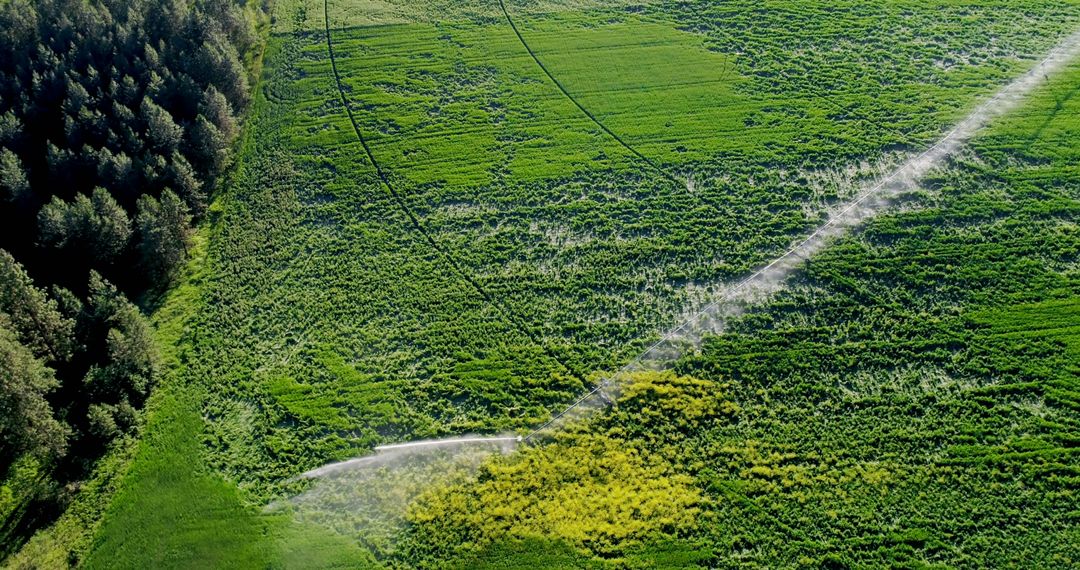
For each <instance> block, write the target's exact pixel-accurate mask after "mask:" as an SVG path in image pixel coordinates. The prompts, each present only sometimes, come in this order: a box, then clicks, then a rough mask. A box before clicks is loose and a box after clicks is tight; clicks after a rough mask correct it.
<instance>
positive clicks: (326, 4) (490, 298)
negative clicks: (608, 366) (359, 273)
mask: <svg viewBox="0 0 1080 570" xmlns="http://www.w3.org/2000/svg"><path fill="white" fill-rule="evenodd" d="M323 22H324V24H325V28H326V49H327V51H328V52H329V53H330V69H331V70H332V71H333V74H334V84H335V85H336V86H337V92H338V95H339V96H340V98H341V104H342V105H343V106H344V107H345V112H346V113H347V114H348V116H349V123H350V124H352V128H353V132H354V133H355V134H356V138H357V139H358V140H359V141H360V145H361V146H363V147H364V154H366V155H367V158H368V161H370V162H371V164H372V166H374V167H375V172H376V173H377V174H378V176H379V180H380V181H381V182H382V185H383V186H384V187H385V188H386V191H387V192H388V193H389V194H390V196H391V197H392V198H393V199H394V202H395V203H397V206H398V208H400V209H401V211H402V212H404V213H405V215H406V216H407V217H408V218H409V223H410V225H412V227H413V229H414V230H416V231H417V233H419V234H420V235H421V236H423V238H424V241H426V242H427V243H428V245H429V246H431V248H432V249H434V250H435V252H436V253H437V254H438V255H439V257H441V258H442V260H443V261H444V262H445V263H446V264H447V265H449V266H450V268H451V269H452V270H453V272H454V273H455V274H457V276H458V277H460V278H461V279H462V280H464V281H465V282H466V283H468V284H469V286H470V287H472V289H473V290H474V291H475V292H476V293H477V294H478V295H480V297H481V298H482V299H483V300H484V301H485V302H487V303H488V304H489V305H490V306H492V307H493V308H494V309H495V310H496V311H498V312H499V314H501V315H502V316H503V318H505V319H506V320H507V321H509V323H510V324H511V325H513V326H514V327H515V328H517V329H518V330H520V331H521V332H522V333H523V334H524V335H525V336H526V337H528V338H529V340H530V341H532V342H533V343H534V344H536V345H537V346H538V347H539V348H540V349H541V350H542V351H543V352H544V354H545V355H547V357H548V358H550V359H551V360H553V361H555V362H556V363H557V364H558V365H559V366H560V367H562V368H563V369H564V370H565V371H566V372H568V373H570V375H571V376H573V377H574V378H576V379H577V380H579V381H580V382H581V384H582V385H583V386H585V385H588V381H587V380H586V379H585V375H584V374H582V373H581V372H579V371H578V370H577V369H576V368H574V367H573V366H571V365H570V364H569V363H568V362H566V361H565V360H563V358H562V357H561V356H559V354H557V353H556V352H555V351H554V350H552V349H551V347H550V346H549V345H548V344H547V343H546V342H544V341H543V339H542V338H540V336H539V335H537V334H536V332H535V331H533V329H532V327H530V326H529V325H528V324H527V323H526V322H525V321H524V320H522V319H521V318H520V317H519V316H518V315H517V314H515V313H514V312H513V311H511V310H510V309H509V308H507V307H506V306H505V305H503V304H502V303H500V302H499V301H498V299H496V298H495V296H494V295H492V294H491V293H489V292H488V291H487V289H485V288H484V286H483V285H481V284H480V283H479V282H478V281H476V279H475V278H473V277H472V276H471V275H469V273H468V272H467V271H466V270H465V268H464V267H463V266H462V265H461V263H460V262H459V261H458V260H457V259H456V258H455V257H454V256H453V255H452V254H451V253H450V252H449V251H448V250H447V249H446V248H445V247H443V246H442V245H440V244H439V242H437V241H436V240H435V238H434V236H432V235H431V234H430V233H429V232H428V231H427V228H425V227H424V224H423V223H422V222H421V221H420V218H419V217H417V215H416V212H414V211H413V209H412V207H411V206H409V204H408V202H406V201H405V198H404V197H403V196H402V195H401V194H400V193H399V192H398V191H397V189H396V188H394V185H393V183H391V182H390V177H389V176H387V174H386V171H384V170H383V169H382V166H381V165H380V164H379V161H378V160H375V155H374V154H373V153H372V152H371V146H370V145H369V144H368V142H367V139H366V138H365V137H364V134H363V133H362V132H361V131H360V125H359V123H357V122H356V117H355V115H354V114H353V110H352V107H351V106H350V105H349V99H348V97H346V96H345V88H344V86H343V85H342V83H341V74H340V73H339V72H338V67H337V57H336V56H335V55H334V42H333V41H332V40H331V37H330V0H323Z"/></svg>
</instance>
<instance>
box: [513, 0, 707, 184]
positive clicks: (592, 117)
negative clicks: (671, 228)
mask: <svg viewBox="0 0 1080 570" xmlns="http://www.w3.org/2000/svg"><path fill="white" fill-rule="evenodd" d="M499 8H501V9H502V13H503V16H505V17H506V23H507V24H510V28H511V29H513V30H514V35H516V36H517V39H518V41H519V42H521V45H522V47H524V48H525V51H527V52H529V56H530V57H532V59H533V61H535V62H536V65H537V66H539V67H540V69H541V70H543V72H544V75H547V78H548V79H550V80H551V82H552V83H554V84H555V87H558V88H559V91H561V92H562V94H563V95H565V96H566V98H567V99H569V100H570V102H571V103H573V104H574V106H575V107H577V108H578V110H580V111H581V112H582V113H584V114H585V116H586V117H588V118H589V120H591V121H592V122H593V123H595V124H596V126H598V127H600V129H601V130H603V131H604V132H605V133H607V134H608V136H610V137H611V138H613V139H615V141H616V142H618V143H619V144H620V145H622V147H623V148H625V149H626V150H628V151H630V152H631V153H632V154H633V155H634V156H636V157H638V158H640V159H641V160H643V161H645V163H646V164H648V165H649V166H651V167H652V169H653V170H655V171H657V172H659V173H660V175H661V176H663V177H664V178H666V179H667V180H668V181H670V182H671V183H673V184H675V185H678V186H684V185H685V184H686V182H685V181H684V180H679V179H678V178H676V177H675V176H674V175H672V174H670V173H669V172H668V171H667V170H664V169H663V168H661V167H660V165H659V164H657V163H656V162H654V161H653V160H652V159H651V158H649V157H647V156H645V155H644V154H641V152H639V151H638V150H637V149H636V148H634V147H632V146H630V144H629V143H627V142H626V141H624V140H623V139H622V137H620V136H619V135H617V134H615V132H614V131H612V130H611V129H609V128H608V127H607V125H605V124H604V123H602V122H601V121H600V119H598V118H596V115H593V114H592V112H591V111H589V110H588V109H586V108H585V106H584V105H582V104H581V103H580V102H578V100H577V98H575V97H574V96H573V95H571V94H570V92H569V91H567V90H566V87H564V86H563V84H562V83H561V82H560V81H559V80H558V79H556V78H555V76H554V75H552V73H551V71H549V70H548V68H547V66H546V65H544V62H542V61H540V58H539V57H537V56H536V53H535V52H534V51H533V49H532V47H531V46H529V42H526V41H525V36H522V35H521V31H520V30H518V27H517V24H515V23H514V20H513V18H511V17H510V12H508V11H507V10H506V3H505V2H504V1H503V0H499Z"/></svg>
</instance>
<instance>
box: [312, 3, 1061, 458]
mask: <svg viewBox="0 0 1080 570" xmlns="http://www.w3.org/2000/svg"><path fill="white" fill-rule="evenodd" d="M500 6H501V7H502V9H503V12H504V15H505V16H506V18H507V20H508V22H510V25H511V26H513V27H514V31H515V33H516V34H517V35H518V38H519V40H521V42H522V43H523V44H525V46H526V49H529V48H528V44H527V43H525V40H524V38H523V37H521V34H520V32H518V30H517V27H516V26H515V25H514V23H513V20H511V19H510V16H509V13H507V12H506V7H505V5H504V4H502V2H501V1H500ZM326 33H327V38H326V39H327V46H328V48H329V50H330V53H331V62H332V64H333V63H334V61H333V60H334V56H333V45H332V43H331V40H330V26H329V20H328V19H327V22H326ZM529 52H530V55H532V56H533V59H534V60H536V62H537V63H538V64H539V65H540V66H541V68H542V69H544V71H545V73H547V75H548V76H549V77H550V78H551V79H552V81H553V82H555V83H556V85H558V86H559V88H560V90H562V91H563V92H564V94H566V95H567V96H568V97H569V98H570V99H571V100H572V101H574V102H575V104H577V101H576V100H575V99H574V98H573V97H571V96H570V95H569V93H567V92H566V90H565V89H563V88H562V85H561V84H559V82H558V81H557V80H555V78H554V76H552V75H551V74H550V73H549V72H548V71H547V68H546V67H544V66H543V64H542V63H540V61H539V59H537V58H536V56H535V54H533V53H532V50H531V49H529ZM1078 55H1080V31H1076V32H1074V33H1072V34H1071V35H1069V36H1067V37H1066V38H1065V39H1064V40H1062V41H1061V42H1060V43H1058V44H1057V45H1056V46H1055V47H1054V48H1053V49H1051V50H1050V51H1049V52H1048V53H1047V55H1046V56H1045V57H1044V58H1043V59H1042V60H1040V61H1039V62H1037V63H1036V64H1035V65H1034V66H1032V67H1031V68H1030V69H1029V70H1028V71H1027V72H1025V73H1024V74H1022V75H1021V76H1019V77H1017V78H1016V79H1014V80H1013V81H1011V82H1010V83H1008V84H1007V85H1005V86H1004V87H1002V88H1001V89H999V90H998V91H997V92H996V93H995V94H994V95H993V96H991V97H990V98H989V99H987V100H986V101H985V102H983V103H982V104H980V105H979V106H978V107H976V108H975V109H974V110H973V111H972V112H971V113H969V114H968V115H967V116H966V117H965V118H964V119H963V120H961V121H960V122H959V123H957V124H956V125H955V126H954V127H953V128H952V129H951V130H949V131H948V132H947V133H945V134H944V135H943V136H942V137H940V138H939V139H937V141H936V142H934V143H933V144H932V145H930V146H929V147H928V148H927V149H925V150H924V151H922V152H920V153H919V154H917V155H915V156H913V157H911V158H909V159H908V160H907V161H905V162H904V163H903V164H901V165H900V166H899V167H897V168H896V169H894V170H893V171H892V172H891V173H890V174H888V175H887V176H885V177H884V178H882V179H881V180H880V181H878V182H877V183H876V184H874V185H872V186H870V187H869V188H867V189H866V190H864V191H863V192H861V193H859V194H858V195H856V196H855V197H854V198H853V199H851V200H849V201H847V202H846V203H844V204H841V205H840V206H839V207H838V208H837V209H836V210H835V211H834V212H832V213H831V214H830V215H829V217H828V219H827V220H826V221H825V222H824V223H822V224H821V225H820V226H818V227H817V228H816V229H814V230H813V231H812V232H811V233H810V234H809V235H807V236H806V237H804V238H802V239H801V240H800V241H798V242H797V243H795V244H794V245H793V246H792V247H791V248H789V249H788V250H787V251H785V252H784V253H782V254H781V255H779V256H778V257H776V258H774V259H772V261H770V262H769V263H767V264H766V265H764V266H762V267H760V268H759V269H757V270H755V271H754V272H753V273H751V274H750V275H749V276H747V277H745V278H744V279H742V280H740V281H738V282H736V283H734V284H732V285H731V286H729V287H727V288H726V289H725V290H724V292H723V293H722V294H721V295H720V296H719V297H718V298H717V299H716V300H715V301H713V302H711V303H709V304H708V305H706V306H705V307H704V308H702V309H700V310H698V311H697V312H695V313H693V314H691V315H690V316H689V317H688V318H687V319H685V320H683V321H682V322H681V323H680V324H679V325H677V326H676V327H674V328H673V329H671V330H669V331H668V332H667V333H665V334H664V335H663V336H661V338H660V339H659V340H658V341H656V342H655V343H653V344H652V345H650V346H649V347H648V348H647V349H645V350H644V351H643V352H641V353H640V354H639V355H638V356H636V357H635V358H633V359H632V360H631V361H630V362H628V363H627V364H625V365H624V366H623V367H621V368H619V369H618V370H617V371H615V372H614V373H612V374H609V375H608V376H606V377H604V378H603V379H602V380H601V381H600V382H599V383H597V384H596V385H595V386H594V387H593V388H591V389H590V390H589V391H588V392H586V393H584V394H583V395H582V396H580V397H579V398H578V399H576V400H574V401H573V402H571V403H570V404H569V405H568V406H566V407H565V408H563V409H562V410H561V411H559V412H558V413H556V414H554V415H553V416H552V417H551V419H549V420H548V421H547V422H545V423H543V424H541V425H540V426H539V427H536V428H535V429H533V430H531V431H530V432H529V433H528V434H526V435H524V436H520V435H518V436H508V435H498V436H488V437H485V436H463V437H455V438H447V439H439V440H424V441H415V442H407V443H397V444H388V445H381V446H378V447H376V448H375V452H376V454H375V455H369V456H365V457H360V458H357V459H352V460H349V461H344V462H340V463H334V464H330V465H326V466H323V467H320V468H318V469H314V470H312V471H309V472H307V473H304V474H303V475H301V477H305V478H314V477H320V476H322V475H326V474H330V473H334V472H338V471H341V470H347V469H350V468H352V467H354V466H358V465H364V464H371V463H377V462H379V461H381V460H385V459H389V458H393V457H399V456H401V455H402V454H410V453H416V452H423V451H425V450H432V449H440V448H452V447H458V446H474V445H489V446H497V447H498V448H500V449H502V450H507V449H513V448H515V447H516V446H517V445H518V444H521V443H527V442H531V441H533V440H535V439H538V438H539V437H540V436H541V435H542V434H544V433H545V432H550V431H553V430H555V429H557V428H559V427H560V426H562V425H564V424H565V423H566V422H568V421H570V420H572V419H576V418H580V417H582V416H584V415H587V414H589V413H591V412H592V411H594V410H597V409H601V408H603V407H606V406H607V405H609V404H610V403H611V402H612V401H614V399H615V398H617V397H618V394H619V391H620V386H621V380H622V378H624V377H625V376H627V375H629V374H632V373H635V372H638V371H645V370H664V369H667V368H669V367H670V365H671V364H672V363H673V362H674V361H675V360H676V359H677V358H679V357H680V356H681V355H682V354H684V353H685V351H686V350H687V349H688V348H692V347H695V346H698V345H700V343H701V341H702V339H703V338H704V337H705V336H706V335H709V334H718V333H721V332H723V330H724V329H725V327H726V323H727V322H728V321H729V320H730V319H731V318H732V317H735V316H738V315H739V314H741V313H742V312H743V311H744V310H745V308H746V307H747V306H748V305H750V304H751V303H753V302H757V301H761V300H764V299H766V298H768V297H769V296H771V295H773V294H775V293H776V292H777V291H779V290H780V289H781V288H782V287H783V285H784V282H785V280H786V278H787V277H788V276H789V275H790V274H791V272H792V271H794V270H796V269H797V268H798V267H799V266H800V265H801V264H802V263H803V262H804V261H806V260H807V259H808V258H810V257H811V256H812V255H814V254H815V253H817V252H819V251H820V250H821V249H822V248H823V247H824V246H825V245H826V244H827V243H828V242H829V241H830V240H832V239H835V238H837V237H840V236H842V235H844V234H845V233H846V232H848V231H849V230H851V229H852V228H854V227H856V226H858V225H860V224H862V223H864V222H866V221H867V220H869V219H870V218H872V217H874V216H875V215H877V214H878V213H879V212H881V211H882V210H883V209H884V208H886V207H887V206H888V205H889V204H891V203H892V201H893V200H894V199H895V198H897V197H898V196H900V195H902V194H904V193H907V192H910V191H912V190H914V189H916V188H917V187H918V184H919V181H920V180H921V179H922V178H923V177H925V176H926V174H927V173H928V172H929V171H930V170H931V169H933V168H934V167H937V166H939V165H940V164H941V163H942V162H943V161H944V160H946V159H947V158H949V157H950V156H952V155H954V154H955V153H956V152H957V151H958V150H959V149H960V148H961V147H962V146H963V144H964V143H965V142H967V141H968V140H970V139H971V137H972V136H974V135H975V134H976V133H977V132H979V131H980V130H982V129H983V128H984V127H986V125H987V124H988V123H989V121H990V120H991V119H993V118H995V117H998V116H1000V115H1002V114H1004V113H1005V112H1007V111H1008V110H1010V109H1012V108H1013V107H1015V106H1016V104H1017V103H1018V102H1020V101H1021V100H1023V99H1024V98H1026V97H1027V96H1028V95H1030V93H1031V92H1032V91H1033V90H1034V89H1035V88H1036V87H1037V86H1038V85H1039V84H1041V83H1042V82H1044V81H1045V80H1048V79H1049V77H1050V75H1053V74H1055V73H1056V72H1058V71H1060V70H1061V69H1062V68H1063V67H1064V66H1065V65H1066V64H1067V63H1068V62H1070V61H1071V60H1073V59H1074V58H1076V57H1077V56H1078ZM334 75H335V79H336V80H337V81H338V88H339V91H340V93H341V96H342V99H343V103H345V108H346V110H347V111H349V114H350V119H353V117H352V111H351V108H350V107H349V105H348V101H347V100H346V99H345V93H344V90H343V89H341V84H340V77H339V76H338V74H337V70H336V66H335V68H334ZM578 107H579V108H581V110H582V111H584V112H585V113H586V114H589V115H590V117H591V114H590V113H589V112H588V111H587V110H586V109H584V108H583V107H581V105H580V104H578ZM594 120H595V119H594ZM352 122H353V127H354V128H355V129H356V131H357V132H356V134H357V137H358V138H360V140H361V142H365V141H364V139H363V137H362V135H361V134H360V131H359V127H358V125H357V124H356V122H355V120H353V121H352ZM598 124H599V122H598ZM601 127H603V125H601ZM603 128H604V130H605V131H608V129H606V127H603ZM608 133H609V134H611V135H612V136H613V137H615V138H616V139H617V140H619V142H622V141H621V139H618V137H617V136H616V135H615V134H614V133H612V132H610V131H608ZM623 144H624V146H627V147H628V148H630V150H631V151H632V152H635V154H637V153H636V151H634V149H633V148H632V147H629V145H626V144H625V143H623ZM365 150H367V151H368V157H369V158H370V159H371V160H372V162H373V163H374V164H376V168H377V169H378V165H377V163H376V162H375V160H374V157H373V156H371V154H370V150H369V149H367V145H366V144H365ZM642 158H644V157H642ZM646 161H647V162H649V163H650V164H652V163H651V161H649V160H648V159H646ZM653 166H654V167H655V168H656V169H657V170H658V171H660V172H661V173H663V174H664V175H665V177H670V174H668V173H667V172H666V171H664V170H663V169H661V168H659V167H658V166H657V165H655V164H653ZM379 174H380V178H382V180H383V183H384V184H386V186H387V187H388V188H390V190H391V192H392V193H393V187H392V185H391V184H390V182H389V180H388V179H387V177H386V176H385V174H384V173H383V172H382V171H381V169H379ZM405 208H406V210H407V211H408V212H409V213H410V214H411V211H409V210H408V208H407V206H405ZM412 219H413V223H414V224H416V225H417V226H419V227H420V229H421V232H422V233H425V232H423V227H422V226H421V225H420V224H419V222H418V220H416V219H415V218H414V217H413V218H412ZM425 235H426V234H425ZM429 241H433V240H431V239H430V237H429ZM433 245H435V246H436V248H437V249H438V245H437V244H434V243H433ZM440 251H441V250H440ZM443 253H444V254H445V253H446V252H443ZM455 268H456V269H459V271H460V268H457V267H455ZM481 292H482V293H484V294H485V297H489V296H488V295H486V291H483V290H482V288H481ZM489 300H490V298H489ZM560 363H561V362H560ZM564 366H566V364H565V363H564ZM567 368H568V369H570V367H569V366H567Z"/></svg>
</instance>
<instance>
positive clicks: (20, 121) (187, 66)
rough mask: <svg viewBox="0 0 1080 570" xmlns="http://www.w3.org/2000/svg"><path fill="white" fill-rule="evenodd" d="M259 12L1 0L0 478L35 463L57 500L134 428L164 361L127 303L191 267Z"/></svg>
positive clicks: (232, 7)
mask: <svg viewBox="0 0 1080 570" xmlns="http://www.w3.org/2000/svg"><path fill="white" fill-rule="evenodd" d="M266 13H267V7H266V6H265V5H262V4H256V3H255V2H254V0H252V1H251V2H250V3H249V0H194V1H190V0H34V1H30V0H11V1H8V2H3V3H0V227H3V228H4V230H3V231H2V232H0V411H2V413H0V481H2V480H3V478H7V477H9V476H10V473H9V472H10V470H11V469H12V466H13V465H15V464H17V463H19V462H25V461H28V460H32V461H34V462H35V463H34V464H35V465H37V469H38V470H39V471H40V472H41V473H42V474H46V475H48V477H46V479H47V480H48V481H50V483H51V484H52V487H53V488H54V489H60V488H62V487H63V486H64V485H69V484H70V483H72V482H74V481H78V480H79V479H80V478H81V477H84V476H85V475H86V474H87V473H88V472H89V469H90V468H91V467H92V465H93V462H94V460H95V458H97V457H99V456H100V454H101V453H102V452H103V450H104V449H106V448H107V446H108V444H109V443H110V441H112V440H113V439H114V438H116V437H117V436H118V435H120V434H123V433H125V432H127V431H129V430H130V429H131V428H132V427H133V426H134V424H135V418H136V414H135V412H136V410H137V409H138V408H139V407H140V406H141V405H142V404H143V402H144V400H145V398H146V395H147V392H148V390H149V388H150V386H151V385H152V384H153V382H154V380H155V368H156V364H155V362H156V359H155V355H154V346H153V342H152V340H151V334H150V329H149V327H148V325H147V323H146V321H145V319H144V317H143V316H142V313H141V311H140V309H139V308H138V307H137V306H136V305H135V304H133V303H132V302H131V301H130V300H129V299H151V298H153V297H154V295H153V294H154V293H157V292H160V291H162V290H164V289H165V288H166V287H167V286H168V284H169V283H170V281H171V280H172V279H173V278H174V277H175V275H176V273H177V271H178V269H179V267H180V266H181V265H182V263H183V261H184V259H185V257H186V255H187V250H188V248H189V245H190V240H191V227H192V223H193V222H194V221H197V220H198V219H199V218H200V217H202V216H203V215H204V214H205V211H206V206H207V202H208V196H209V195H210V194H211V193H212V192H213V189H214V184H215V179H216V177H217V175H218V174H220V173H221V171H222V170H223V169H224V168H225V167H226V165H227V164H228V162H229V159H230V157H229V153H230V148H231V144H232V142H233V140H234V139H235V138H236V136H237V132H238V128H239V127H238V123H239V119H240V116H241V113H242V112H243V111H244V109H245V108H246V107H247V105H248V100H249V97H250V88H249V78H248V76H249V72H250V70H251V68H252V66H251V65H249V64H246V63H245V62H250V61H253V60H254V58H255V54H256V52H257V48H258V47H259V45H260V39H259V34H258V27H259V23H260V22H261V21H262V19H263V18H264V17H265V14H266ZM5 474H7V475H5ZM69 486H70V485H69ZM60 494H61V493H59V492H54V493H45V495H46V496H45V497H44V498H42V497H37V498H35V500H44V501H45V502H49V501H52V502H54V503H55V502H57V501H58V500H59V499H60V497H59V495H60ZM0 507H2V508H0V517H3V518H8V519H10V513H9V512H6V511H10V510H11V509H9V508H7V507H6V506H4V505H0ZM4 523H5V524H4V526H5V528H7V529H10V528H11V527H12V521H11V520H6V521H4ZM15 526H18V525H17V524H16V525H15ZM5 534H7V532H5ZM4 538H10V537H7V536H5V537H4ZM5 542H8V541H6V540H5ZM4 546H5V549H4V550H7V549H9V548H10V547H11V545H10V544H6V545H4Z"/></svg>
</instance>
